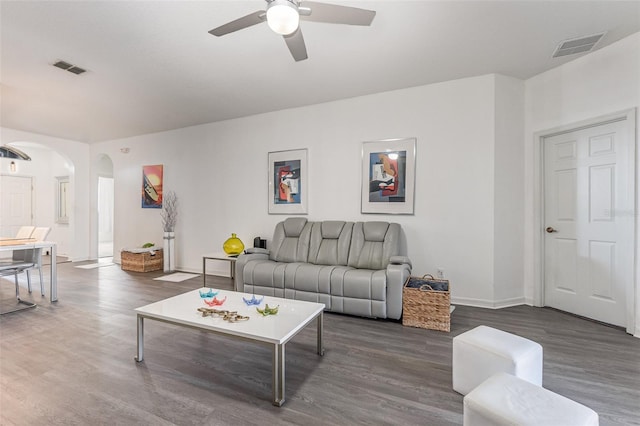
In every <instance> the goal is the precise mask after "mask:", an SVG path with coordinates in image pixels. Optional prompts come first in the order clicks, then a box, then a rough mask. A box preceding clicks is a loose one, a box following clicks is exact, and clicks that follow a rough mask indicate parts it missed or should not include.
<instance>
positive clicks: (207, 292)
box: [200, 287, 220, 299]
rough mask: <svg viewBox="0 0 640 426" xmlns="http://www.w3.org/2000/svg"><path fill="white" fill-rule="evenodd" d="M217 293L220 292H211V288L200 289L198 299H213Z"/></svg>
mask: <svg viewBox="0 0 640 426" xmlns="http://www.w3.org/2000/svg"><path fill="white" fill-rule="evenodd" d="M218 293H220V291H219V290H218V291H213V289H212V288H206V287H205V288H201V289H200V297H201V298H202V299H213V298H214V297H216V296H217V295H218Z"/></svg>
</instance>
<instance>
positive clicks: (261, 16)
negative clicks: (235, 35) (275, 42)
mask: <svg viewBox="0 0 640 426" xmlns="http://www.w3.org/2000/svg"><path fill="white" fill-rule="evenodd" d="M264 21H266V13H265V11H264V10H259V11H257V12H253V13H251V14H249V15H247V16H243V17H242V18H238V19H236V20H235V21H231V22H228V23H226V24H224V25H220V26H219V27H217V28H214V29H212V30H211V31H209V34H211V35H214V36H217V37H220V36H223V35H225V34H229V33H232V32H234V31H238V30H242V29H244V28H247V27H251V26H253V25H256V24H259V23H261V22H264Z"/></svg>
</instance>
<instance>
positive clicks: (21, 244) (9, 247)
mask: <svg viewBox="0 0 640 426" xmlns="http://www.w3.org/2000/svg"><path fill="white" fill-rule="evenodd" d="M43 249H49V250H50V251H51V268H50V270H49V300H50V301H51V302H57V301H58V268H57V265H56V255H57V245H56V243H54V242H52V241H36V240H35V239H33V238H0V252H6V251H16V250H43Z"/></svg>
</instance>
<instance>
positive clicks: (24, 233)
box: [15, 226, 36, 238]
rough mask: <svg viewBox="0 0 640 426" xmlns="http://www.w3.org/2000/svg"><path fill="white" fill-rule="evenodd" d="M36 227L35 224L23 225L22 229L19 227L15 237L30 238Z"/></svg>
mask: <svg viewBox="0 0 640 426" xmlns="http://www.w3.org/2000/svg"><path fill="white" fill-rule="evenodd" d="M35 229H36V227H35V226H21V227H20V229H18V232H17V233H16V236H15V238H30V237H31V234H32V233H33V231H34V230H35Z"/></svg>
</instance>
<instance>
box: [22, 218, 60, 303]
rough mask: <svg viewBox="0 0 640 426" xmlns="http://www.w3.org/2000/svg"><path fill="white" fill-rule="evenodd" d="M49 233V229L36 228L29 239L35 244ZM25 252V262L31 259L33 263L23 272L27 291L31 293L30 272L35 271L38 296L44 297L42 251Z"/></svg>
mask: <svg viewBox="0 0 640 426" xmlns="http://www.w3.org/2000/svg"><path fill="white" fill-rule="evenodd" d="M50 231H51V228H50V227H38V228H36V229H34V230H33V233H32V234H31V238H33V239H34V240H36V242H40V241H44V240H45V238H47V235H49V232H50ZM25 251H26V252H27V253H25V260H29V259H31V260H32V261H33V262H32V263H33V265H32V266H31V267H29V268H27V269H26V270H25V271H26V273H27V289H28V290H29V293H31V270H32V269H37V270H38V273H39V275H40V294H42V295H43V296H44V280H43V279H42V249H41V248H36V249H30V250H25ZM29 252H33V253H29ZM51 261H52V262H55V259H51Z"/></svg>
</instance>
